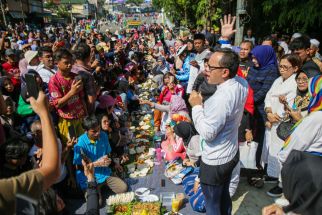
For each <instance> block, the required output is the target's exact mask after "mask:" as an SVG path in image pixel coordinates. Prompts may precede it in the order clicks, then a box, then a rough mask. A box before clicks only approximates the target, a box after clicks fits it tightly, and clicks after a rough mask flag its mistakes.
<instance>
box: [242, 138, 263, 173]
mask: <svg viewBox="0 0 322 215" xmlns="http://www.w3.org/2000/svg"><path fill="white" fill-rule="evenodd" d="M257 147H258V143H256V142H254V141H252V142H242V143H239V153H240V165H241V168H246V169H257V167H256V151H257Z"/></svg>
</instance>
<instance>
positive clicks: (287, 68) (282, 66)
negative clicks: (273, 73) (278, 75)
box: [279, 65, 292, 70]
mask: <svg viewBox="0 0 322 215" xmlns="http://www.w3.org/2000/svg"><path fill="white" fill-rule="evenodd" d="M279 68H280V69H283V70H289V69H290V68H292V66H285V65H279Z"/></svg>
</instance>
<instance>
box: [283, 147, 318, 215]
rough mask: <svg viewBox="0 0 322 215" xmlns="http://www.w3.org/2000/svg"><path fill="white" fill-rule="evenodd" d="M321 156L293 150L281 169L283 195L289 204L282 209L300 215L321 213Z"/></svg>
mask: <svg viewBox="0 0 322 215" xmlns="http://www.w3.org/2000/svg"><path fill="white" fill-rule="evenodd" d="M321 166H322V156H321V155H313V154H310V153H308V152H300V151H296V150H293V151H292V152H291V153H290V155H289V156H288V158H287V160H286V162H285V163H284V165H283V169H282V182H283V193H284V195H285V197H286V199H287V200H288V201H289V202H290V204H289V205H288V206H286V207H284V208H283V210H284V212H285V213H288V212H290V211H292V212H294V213H297V214H301V215H317V214H321V211H322V171H321Z"/></svg>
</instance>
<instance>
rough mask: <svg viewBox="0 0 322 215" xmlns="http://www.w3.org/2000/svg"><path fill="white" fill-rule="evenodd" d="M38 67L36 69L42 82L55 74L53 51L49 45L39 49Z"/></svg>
mask: <svg viewBox="0 0 322 215" xmlns="http://www.w3.org/2000/svg"><path fill="white" fill-rule="evenodd" d="M39 59H40V61H41V64H40V68H39V69H38V70H37V72H38V74H39V75H40V77H41V79H42V80H43V82H45V83H47V84H48V82H49V80H50V78H51V76H53V75H55V73H56V71H57V70H56V69H55V66H54V60H53V51H52V49H51V48H50V47H47V46H44V47H41V49H40V50H39Z"/></svg>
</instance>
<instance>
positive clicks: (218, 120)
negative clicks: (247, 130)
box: [192, 77, 248, 165]
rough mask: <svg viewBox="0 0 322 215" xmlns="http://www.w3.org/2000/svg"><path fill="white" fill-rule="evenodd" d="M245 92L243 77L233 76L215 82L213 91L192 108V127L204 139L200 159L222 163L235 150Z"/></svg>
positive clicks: (230, 157) (233, 153) (246, 86)
mask: <svg viewBox="0 0 322 215" xmlns="http://www.w3.org/2000/svg"><path fill="white" fill-rule="evenodd" d="M247 93H248V84H247V82H246V80H244V79H242V78H240V77H235V78H232V79H229V80H227V81H225V82H224V83H222V84H220V85H218V87H217V91H216V92H215V93H214V94H213V95H212V96H211V97H210V98H209V99H208V100H207V101H206V102H205V103H204V107H202V106H201V105H196V106H194V107H193V108H192V118H193V122H194V124H195V128H196V129H197V131H198V132H199V134H200V136H201V137H202V138H203V139H204V140H205V141H204V144H203V145H202V146H201V147H202V156H201V158H202V161H203V162H204V163H205V164H207V165H222V164H225V163H227V162H229V161H231V160H232V159H233V158H234V156H235V155H236V153H237V151H238V127H239V125H240V121H241V118H242V114H243V111H244V105H245V102H246V97H247Z"/></svg>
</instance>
